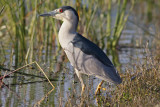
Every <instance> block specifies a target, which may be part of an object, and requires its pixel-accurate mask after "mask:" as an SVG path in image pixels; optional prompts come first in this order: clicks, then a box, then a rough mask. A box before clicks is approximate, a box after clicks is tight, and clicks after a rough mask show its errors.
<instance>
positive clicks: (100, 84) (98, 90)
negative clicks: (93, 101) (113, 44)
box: [95, 80, 104, 95]
mask: <svg viewBox="0 0 160 107" xmlns="http://www.w3.org/2000/svg"><path fill="white" fill-rule="evenodd" d="M103 82H104V80H102V81H101V82H100V83H99V84H98V86H97V89H96V92H95V94H96V95H97V94H98V92H99V94H100V90H101V86H102V84H103Z"/></svg>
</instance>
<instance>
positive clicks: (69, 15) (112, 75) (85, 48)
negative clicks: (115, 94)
mask: <svg viewBox="0 0 160 107" xmlns="http://www.w3.org/2000/svg"><path fill="white" fill-rule="evenodd" d="M40 16H51V17H53V18H55V19H59V20H62V21H63V24H62V25H61V28H60V30H59V34H58V38H59V42H60V45H61V47H62V48H63V49H64V51H65V53H66V55H67V57H68V59H69V61H70V63H71V65H72V66H73V67H74V68H75V72H76V74H77V76H78V78H79V80H80V82H81V85H82V93H83V91H84V89H85V85H84V83H83V80H82V77H81V74H87V75H94V76H96V77H98V78H100V79H102V82H101V83H100V84H99V85H98V87H97V90H96V92H95V94H97V92H98V91H100V88H101V85H102V83H103V82H104V81H108V82H111V83H115V84H120V83H121V82H122V80H121V78H120V76H119V74H118V72H117V70H116V69H115V67H114V65H113V64H112V62H111V61H110V60H109V58H108V57H107V56H106V54H105V53H104V52H103V51H102V50H101V49H100V48H99V47H98V46H97V45H96V44H94V43H93V42H91V41H90V40H88V39H86V38H85V37H83V36H82V35H80V34H79V33H77V32H76V30H77V25H78V21H79V17H78V14H77V12H76V10H75V9H74V8H72V7H70V6H63V7H60V8H58V9H55V10H53V11H51V12H48V13H44V14H40Z"/></svg>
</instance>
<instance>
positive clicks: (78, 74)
mask: <svg viewBox="0 0 160 107" xmlns="http://www.w3.org/2000/svg"><path fill="white" fill-rule="evenodd" d="M75 71H76V74H77V76H78V78H79V80H80V82H81V86H82V91H81V95H82V94H83V92H84V90H85V85H84V83H83V80H82V77H81V75H82V74H81V73H79V72H78V70H77V69H75Z"/></svg>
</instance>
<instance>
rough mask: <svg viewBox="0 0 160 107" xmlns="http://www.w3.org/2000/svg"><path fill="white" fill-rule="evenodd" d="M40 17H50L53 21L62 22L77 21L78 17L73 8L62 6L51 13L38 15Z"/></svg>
mask: <svg viewBox="0 0 160 107" xmlns="http://www.w3.org/2000/svg"><path fill="white" fill-rule="evenodd" d="M40 16H43V17H45V16H51V17H53V18H55V19H59V20H62V21H75V20H76V21H77V22H78V21H79V17H78V14H77V12H76V10H75V9H74V8H72V7H71V6H62V7H60V8H58V9H55V10H53V11H50V12H47V13H44V14H40Z"/></svg>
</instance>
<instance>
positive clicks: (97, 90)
mask: <svg viewBox="0 0 160 107" xmlns="http://www.w3.org/2000/svg"><path fill="white" fill-rule="evenodd" d="M100 93H101V84H99V85H98V86H97V89H96V91H95V95H97V94H100Z"/></svg>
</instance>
